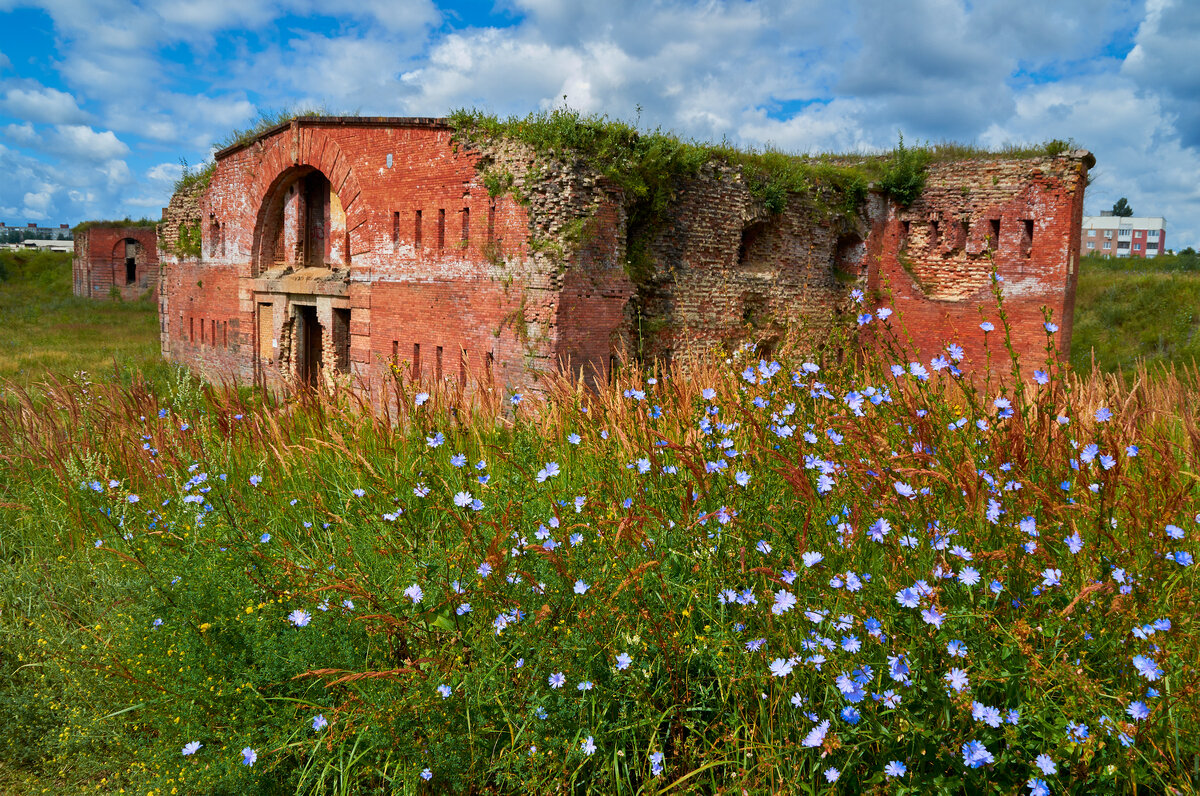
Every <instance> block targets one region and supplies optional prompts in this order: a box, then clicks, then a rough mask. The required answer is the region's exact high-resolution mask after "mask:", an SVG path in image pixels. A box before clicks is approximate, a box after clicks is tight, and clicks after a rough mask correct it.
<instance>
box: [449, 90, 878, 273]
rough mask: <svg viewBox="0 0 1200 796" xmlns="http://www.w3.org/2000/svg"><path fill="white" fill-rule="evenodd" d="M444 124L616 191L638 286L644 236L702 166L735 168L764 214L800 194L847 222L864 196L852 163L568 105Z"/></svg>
mask: <svg viewBox="0 0 1200 796" xmlns="http://www.w3.org/2000/svg"><path fill="white" fill-rule="evenodd" d="M448 121H449V123H450V124H451V126H453V127H454V128H455V130H456V133H457V134H458V135H459V136H461V137H465V138H467V139H473V138H475V139H487V138H510V139H514V140H518V141H521V142H523V143H525V144H527V145H529V146H530V147H531V148H532V149H534V151H536V152H538V153H540V154H543V155H547V156H551V157H560V158H564V159H579V160H581V161H583V162H584V163H586V164H587V165H588V166H589V167H591V168H592V169H594V170H596V171H597V172H599V173H600V174H602V175H604V176H605V177H606V178H608V179H609V180H611V181H613V182H614V183H615V184H617V185H618V186H620V188H621V189H622V191H623V192H624V194H625V198H626V202H627V209H628V212H629V241H628V245H627V251H628V253H629V261H628V263H627V264H626V270H627V271H628V272H629V274H630V277H631V278H632V279H633V280H634V281H635V282H637V283H642V282H644V281H645V280H647V279H649V278H651V277H652V274H653V262H652V261H651V260H650V258H649V255H648V254H647V252H648V245H647V244H648V239H649V238H650V237H652V235H653V234H654V232H655V230H657V229H658V227H659V225H660V224H661V223H662V221H663V219H664V218H665V215H666V212H667V209H668V207H669V205H670V202H671V200H672V198H673V196H674V192H675V191H676V190H677V189H678V187H679V183H680V181H681V180H684V179H687V178H691V177H695V176H697V175H699V174H700V171H701V169H702V168H704V167H705V166H706V165H708V164H726V165H729V166H736V167H739V168H740V169H741V172H742V175H743V177H744V179H745V180H746V187H747V189H748V190H749V191H750V193H751V195H752V196H754V197H755V198H756V199H758V200H759V201H761V202H762V203H763V205H764V207H765V208H766V209H767V210H768V211H769V212H771V213H781V212H783V210H784V208H785V206H786V204H787V201H788V198H789V197H790V196H793V195H799V196H802V197H805V198H807V199H808V200H809V201H810V202H811V204H812V206H813V208H814V209H815V210H817V211H818V212H820V213H823V214H829V215H833V216H838V217H845V218H847V219H848V218H850V217H852V216H853V215H854V214H855V213H856V212H857V210H858V207H859V205H861V203H862V201H863V199H864V198H865V196H866V190H867V178H866V174H865V172H863V171H862V170H861V169H860V168H858V167H856V166H853V165H850V166H847V165H840V164H832V163H828V162H824V161H821V160H816V159H810V158H804V157H797V156H792V155H787V154H785V153H782V152H779V151H776V150H765V151H753V150H743V149H737V148H735V147H732V146H729V145H725V144H721V145H712V144H700V143H696V142H694V141H684V140H681V139H679V138H678V137H676V136H674V135H671V134H669V133H665V132H663V131H662V130H658V129H656V130H653V131H650V132H642V131H639V130H637V129H636V128H635V127H634V126H632V125H630V124H627V123H625V122H622V121H617V120H612V119H609V118H608V117H606V116H588V115H584V114H581V113H580V112H578V111H575V110H571V109H569V108H556V109H554V110H551V111H542V112H539V113H535V114H531V115H529V116H526V117H523V118H522V117H515V116H514V117H510V118H508V119H504V120H501V119H499V118H498V117H496V116H492V115H489V114H486V113H484V112H482V111H478V110H466V109H460V110H457V111H454V112H453V113H451V114H450V116H449V119H448ZM505 177H507V180H505V179H504V178H505ZM484 184H485V185H486V186H487V189H488V193H489V194H490V195H493V196H494V195H498V194H500V193H503V192H504V191H506V190H508V191H511V190H512V182H511V175H502V174H492V173H490V172H488V173H485V174H484Z"/></svg>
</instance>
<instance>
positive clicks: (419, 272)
mask: <svg viewBox="0 0 1200 796" xmlns="http://www.w3.org/2000/svg"><path fill="white" fill-rule="evenodd" d="M489 169H490V170H503V171H504V173H505V174H507V175H511V184H512V187H513V189H514V191H513V192H504V193H503V194H501V195H497V196H491V195H489V193H488V190H487V187H486V186H485V179H484V177H485V176H486V175H487V174H488V173H489ZM326 180H327V183H326V182H325V181H326ZM314 186H315V187H314ZM320 191H325V192H327V194H328V201H326V202H325V203H324V204H322V205H320V206H318V199H317V198H315V197H317V195H318V193H319V192H320ZM516 196H519V197H520V201H518V200H517V198H515V197H516ZM620 199H621V197H620V195H619V192H616V191H614V190H613V189H612V188H611V187H610V186H606V185H604V184H603V182H602V181H600V180H597V179H596V178H595V177H594V176H593V175H590V174H588V173H586V172H584V171H581V170H579V169H575V168H572V167H570V166H567V165H562V164H550V165H549V166H547V164H544V163H540V162H539V161H538V159H537V158H536V157H535V156H534V155H533V154H532V153H531V152H529V151H527V150H524V149H522V148H520V147H517V146H515V145H507V144H506V145H503V146H499V147H485V146H482V145H476V144H471V143H470V142H455V141H453V140H452V131H451V130H450V128H448V127H446V126H445V125H443V124H441V123H439V122H437V121H436V120H373V119H351V120H324V121H322V120H316V121H314V120H303V121H302V122H299V123H293V124H291V125H289V126H285V127H282V128H280V129H278V130H276V131H274V132H272V133H270V134H268V135H266V136H264V137H262V138H260V139H259V140H257V141H255V142H253V143H251V144H250V145H248V146H243V147H240V148H235V149H232V150H228V151H226V152H223V153H220V157H219V158H218V162H217V165H216V169H215V170H214V173H213V176H212V180H211V182H210V184H209V187H208V189H207V190H206V191H205V192H204V193H203V194H202V195H200V196H199V197H198V201H196V202H195V204H194V206H192V205H191V204H189V203H188V202H187V201H185V198H179V199H178V201H176V200H172V208H168V213H167V219H165V220H164V224H163V225H162V235H161V240H160V246H161V247H162V250H163V260H164V263H165V270H166V273H167V277H166V279H165V280H164V286H163V290H162V292H161V297H160V311H161V316H162V320H163V353H164V356H166V357H168V358H170V359H173V360H176V361H181V362H185V363H187V364H189V365H191V366H192V367H194V368H196V369H198V370H200V371H201V372H203V373H204V374H205V375H206V376H207V377H208V378H210V379H218V380H219V379H229V378H237V379H240V380H250V379H259V380H262V381H264V382H266V383H267V384H271V385H276V386H280V385H284V384H287V383H289V382H291V381H295V380H296V379H298V378H300V377H301V376H302V375H303V373H304V372H305V368H306V365H305V364H304V363H305V362H306V360H305V354H304V350H305V346H306V345H307V346H309V347H311V346H312V345H314V344H315V343H314V342H313V341H312V340H306V338H304V337H303V334H304V332H303V329H304V324H305V321H304V320H303V319H304V317H308V318H310V320H309V321H308V323H309V324H310V325H311V324H312V323H316V324H317V325H319V326H320V328H321V330H322V337H321V338H320V339H321V346H322V348H323V352H322V356H321V361H322V365H323V367H324V369H325V370H326V371H328V372H330V373H333V372H334V371H335V370H337V368H336V367H330V365H332V364H334V363H342V364H343V365H348V370H349V373H347V374H346V375H347V377H351V378H353V379H354V380H356V381H357V382H358V383H359V384H360V385H363V386H366V387H367V388H372V387H374V386H375V385H378V384H379V382H380V381H381V380H383V379H385V378H388V377H390V374H391V372H392V371H391V366H392V364H393V360H395V364H396V365H397V366H399V367H401V368H402V369H406V370H407V371H408V372H412V370H413V368H412V360H413V358H414V351H417V352H419V356H420V363H421V371H422V372H423V374H424V376H425V377H426V378H433V377H435V376H436V359H437V351H438V349H439V348H440V349H441V351H442V376H443V378H445V379H446V380H448V381H451V382H456V381H458V380H459V379H460V378H465V379H467V380H468V381H474V382H480V381H485V380H488V379H490V380H491V383H493V384H495V385H496V386H497V387H500V388H504V389H506V390H520V389H527V388H529V387H531V386H534V385H535V383H536V381H537V379H538V378H539V374H541V373H544V372H546V371H549V370H552V369H554V368H557V367H558V365H559V363H565V362H570V363H571V364H572V365H573V366H575V367H578V368H580V369H581V370H583V371H584V372H587V373H592V372H594V371H600V372H603V371H604V370H605V369H606V368H607V365H608V357H609V353H610V350H611V346H610V343H609V340H610V338H611V337H612V336H613V333H614V332H615V329H616V326H617V325H618V324H619V323H620V321H621V320H622V318H623V308H624V305H625V303H626V300H627V298H628V296H629V294H630V292H631V288H630V286H629V284H628V280H627V279H626V278H625V276H624V270H623V268H622V267H621V261H622V257H623V244H624V236H623V224H624V211H623V209H622V207H621V202H620ZM306 214H307V215H306ZM302 218H308V219H310V220H311V219H312V218H316V219H318V220H319V222H323V221H324V220H325V219H326V218H328V224H326V225H325V226H323V227H322V228H321V229H320V230H319V232H320V234H319V236H318V237H322V241H320V242H317V241H316V239H315V238H313V236H312V235H311V234H310V233H309V232H306V230H307V229H308V227H307V226H305V224H308V223H309V222H304V223H301V221H300V219H302ZM182 223H188V224H196V225H198V226H199V229H200V230H201V235H202V241H201V254H200V256H199V257H198V258H195V257H191V258H187V257H181V256H179V255H178V253H177V252H175V251H174V242H175V241H176V240H177V239H178V228H179V226H180V224H182ZM318 226H319V224H318ZM306 308H307V309H306ZM191 318H196V319H199V318H204V319H205V320H206V323H209V324H216V326H215V327H212V326H211V325H208V326H204V327H203V328H204V329H206V330H208V331H207V332H206V333H207V334H209V335H210V337H205V338H201V337H200V335H199V333H198V332H193V327H194V326H195V324H196V323H198V322H199V321H193V320H189V319H191ZM312 318H315V321H313V320H311V319H312ZM346 319H348V323H346ZM343 323H345V329H344V331H343V330H342V327H341V326H340V324H343ZM196 328H199V327H196ZM213 328H215V329H216V330H217V332H216V334H217V337H216V340H217V342H216V344H213V343H212V342H210V339H211V335H212V331H211V330H212V329H213ZM347 334H348V346H346V340H345V339H343V335H347ZM268 337H269V339H268ZM226 339H228V342H227V343H226ZM414 346H417V348H416V349H414ZM347 347H348V353H347V352H346V351H345V349H346V348H347ZM464 350H465V351H466V357H465V364H464V357H463V354H462V352H463V351H464ZM489 373H490V374H491V375H490V376H488V374H489Z"/></svg>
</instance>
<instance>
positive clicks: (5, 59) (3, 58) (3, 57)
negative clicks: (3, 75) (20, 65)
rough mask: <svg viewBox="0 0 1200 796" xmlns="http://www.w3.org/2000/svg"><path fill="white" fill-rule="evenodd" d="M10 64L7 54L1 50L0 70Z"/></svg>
mask: <svg viewBox="0 0 1200 796" xmlns="http://www.w3.org/2000/svg"><path fill="white" fill-rule="evenodd" d="M10 66H12V61H10V60H9V59H8V56H7V55H5V54H4V53H3V52H0V72H2V71H4V70H5V69H8V68H9V67H10Z"/></svg>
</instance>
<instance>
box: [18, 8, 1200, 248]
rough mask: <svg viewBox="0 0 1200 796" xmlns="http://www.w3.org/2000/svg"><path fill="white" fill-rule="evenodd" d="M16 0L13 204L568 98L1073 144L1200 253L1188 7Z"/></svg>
mask: <svg viewBox="0 0 1200 796" xmlns="http://www.w3.org/2000/svg"><path fill="white" fill-rule="evenodd" d="M330 5H331V4H328V3H323V4H318V3H316V2H313V0H211V2H205V1H204V0H158V1H157V2H141V3H139V2H134V1H133V0H53V1H52V2H44V3H25V2H19V1H18V0H0V221H4V222H6V223H8V224H10V225H12V224H24V223H26V222H29V221H38V222H46V223H51V224H55V225H56V224H59V223H70V224H74V223H76V222H78V221H81V220H84V219H88V218H112V217H124V216H126V215H131V216H134V217H139V216H150V217H157V216H158V214H159V212H160V209H161V208H162V207H163V206H164V205H165V204H166V203H167V200H168V197H169V195H170V188H171V184H172V182H173V180H174V179H175V178H176V177H177V176H178V174H179V170H180V165H179V163H180V159H186V160H187V161H188V162H189V163H192V164H196V163H200V162H202V161H204V160H205V159H207V158H209V157H210V156H211V151H212V149H211V144H212V142H213V141H216V140H219V139H220V138H221V137H222V136H224V135H225V134H226V133H227V132H228V131H229V130H231V129H232V128H235V127H244V126H247V125H249V124H250V123H252V122H253V121H254V119H255V118H256V116H257V114H258V112H259V111H260V110H264V109H266V110H274V109H278V108H283V107H292V106H297V105H313V104H318V105H323V106H325V107H327V108H330V109H331V110H334V111H353V112H361V113H363V114H368V115H380V116H391V115H395V116H438V115H442V114H444V113H446V112H447V111H449V110H451V109H453V108H456V107H462V106H477V107H481V108H486V109H488V110H492V111H495V112H498V113H502V114H509V113H519V114H524V113H528V112H529V111H532V110H536V109H539V108H545V107H549V106H552V105H556V104H561V103H562V102H563V101H564V100H563V97H564V95H565V97H566V100H565V101H566V102H567V103H568V104H569V105H571V106H572V107H575V108H579V109H581V110H584V111H589V112H598V113H605V114H608V115H610V116H614V117H619V118H623V119H628V120H632V119H633V118H634V117H635V115H636V114H637V111H638V108H639V107H640V109H641V117H640V119H641V123H642V124H643V125H644V126H647V127H657V126H661V127H663V128H666V129H670V130H674V131H675V132H677V133H679V134H681V135H684V136H688V137H694V138H699V139H709V140H720V139H722V138H727V139H729V140H731V141H733V142H735V143H739V144H743V145H749V146H765V145H771V146H776V147H779V148H782V149H785V150H789V151H794V152H820V151H878V150H880V149H887V148H890V147H891V146H893V145H894V144H895V142H896V138H897V134H898V133H899V132H903V134H904V136H905V140H906V141H910V142H912V141H940V140H956V141H962V142H967V143H974V144H979V145H984V146H1000V145H1003V144H1006V143H1025V142H1040V141H1044V140H1047V139H1051V138H1063V139H1067V138H1072V139H1074V140H1075V141H1077V142H1079V144H1080V145H1082V146H1084V147H1086V148H1088V149H1090V150H1091V151H1092V152H1093V153H1095V155H1096V159H1097V161H1098V165H1097V167H1096V169H1095V171H1094V180H1093V183H1092V185H1091V186H1090V187H1089V188H1088V200H1087V211H1088V212H1089V213H1095V212H1098V211H1099V210H1102V209H1107V208H1108V207H1111V205H1112V203H1113V202H1114V201H1115V200H1116V199H1117V198H1118V197H1120V196H1127V197H1128V198H1129V200H1130V203H1131V204H1132V205H1133V207H1134V210H1135V211H1136V212H1137V213H1138V214H1139V215H1163V216H1166V218H1167V223H1168V233H1167V240H1168V246H1171V247H1176V248H1178V247H1182V246H1185V245H1192V246H1197V245H1200V56H1198V55H1197V53H1200V2H1195V1H1194V0H1147V1H1146V2H1131V1H1124V0H1055V2H1051V3H1046V2H1017V1H1016V0H970V2H966V1H965V0H906V1H905V2H899V1H898V0H848V2H826V1H825V0H822V1H820V2H818V1H817V0H732V1H731V2H714V1H712V0H707V1H705V2H691V1H688V0H660V1H655V0H608V2H602V3H601V2H594V0H591V1H589V2H558V1H556V0H498V2H495V3H489V2H471V1H470V0H455V1H454V2H438V1H437V0H358V2H356V3H355V4H354V9H355V10H353V11H347V12H339V13H336V14H333V13H330V12H329V11H328V8H329V7H330Z"/></svg>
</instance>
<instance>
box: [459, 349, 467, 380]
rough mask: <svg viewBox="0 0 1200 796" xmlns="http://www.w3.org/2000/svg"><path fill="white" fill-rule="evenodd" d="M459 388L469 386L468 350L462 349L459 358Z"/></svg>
mask: <svg viewBox="0 0 1200 796" xmlns="http://www.w3.org/2000/svg"><path fill="white" fill-rule="evenodd" d="M458 386H459V387H466V386H467V349H465V348H464V349H462V351H461V353H460V356H459V358H458Z"/></svg>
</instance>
